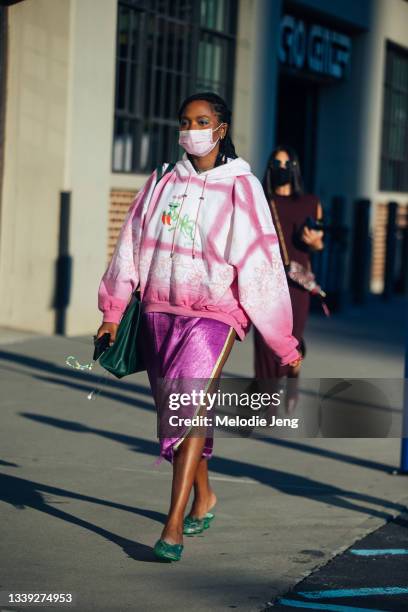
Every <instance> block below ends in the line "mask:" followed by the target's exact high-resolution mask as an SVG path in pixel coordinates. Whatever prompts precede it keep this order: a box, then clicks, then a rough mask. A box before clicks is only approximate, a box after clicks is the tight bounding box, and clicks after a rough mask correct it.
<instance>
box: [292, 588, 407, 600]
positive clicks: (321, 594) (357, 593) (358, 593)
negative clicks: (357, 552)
mask: <svg viewBox="0 0 408 612" xmlns="http://www.w3.org/2000/svg"><path fill="white" fill-rule="evenodd" d="M404 594H408V587H365V588H361V589H331V590H327V591H303V592H299V593H298V595H302V597H306V598H307V599H325V598H327V597H333V598H336V597H371V596H372V595H404Z"/></svg>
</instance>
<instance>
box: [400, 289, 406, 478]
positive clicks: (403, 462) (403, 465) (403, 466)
mask: <svg viewBox="0 0 408 612" xmlns="http://www.w3.org/2000/svg"><path fill="white" fill-rule="evenodd" d="M406 304H407V308H406V311H405V312H408V298H406ZM407 381H408V325H405V373H404V404H403V415H402V440H401V464H400V473H401V474H408V385H407Z"/></svg>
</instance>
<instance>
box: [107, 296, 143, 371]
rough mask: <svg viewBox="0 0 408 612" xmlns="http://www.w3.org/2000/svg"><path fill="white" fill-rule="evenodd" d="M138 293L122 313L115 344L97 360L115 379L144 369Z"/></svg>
mask: <svg viewBox="0 0 408 612" xmlns="http://www.w3.org/2000/svg"><path fill="white" fill-rule="evenodd" d="M138 293H139V292H136V291H135V293H134V294H133V297H132V300H131V301H130V303H129V305H128V307H127V308H126V310H125V312H124V315H123V317H122V319H121V321H120V323H119V327H118V331H117V333H116V340H115V342H114V343H113V344H112V346H110V347H109V348H107V349H106V351H104V352H103V353H102V355H101V356H100V358H99V363H100V364H101V366H102V367H103V368H105V370H108V372H111V373H112V374H113V375H114V376H116V378H123V377H124V376H128V374H134V373H135V372H142V371H143V370H144V369H145V365H144V362H143V357H142V355H141V352H140V344H139V337H138V336H139V330H140V319H141V314H142V303H141V301H140V299H139V295H138Z"/></svg>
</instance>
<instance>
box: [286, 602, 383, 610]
mask: <svg viewBox="0 0 408 612" xmlns="http://www.w3.org/2000/svg"><path fill="white" fill-rule="evenodd" d="M277 603H278V604H281V605H283V606H290V607H292V608H308V609H309V610H327V611H330V612H385V611H384V610H379V609H378V608H356V607H355V606H336V605H333V604H319V603H310V602H309V601H297V600H296V599H278V602H277Z"/></svg>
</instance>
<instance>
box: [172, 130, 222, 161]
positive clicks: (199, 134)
mask: <svg viewBox="0 0 408 612" xmlns="http://www.w3.org/2000/svg"><path fill="white" fill-rule="evenodd" d="M221 126H222V123H220V125H219V126H218V127H216V128H215V129H214V130H213V129H211V128H207V129H205V130H180V135H179V145H181V146H182V147H183V149H184V150H185V151H186V152H187V153H189V154H190V155H196V156H197V157H204V155H208V153H210V152H211V151H212V150H213V149H214V147H215V146H216V144H217V142H218V141H219V138H218V139H217V140H216V141H215V142H213V139H212V135H213V132H216V131H217V130H218V128H220V127H221Z"/></svg>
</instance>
